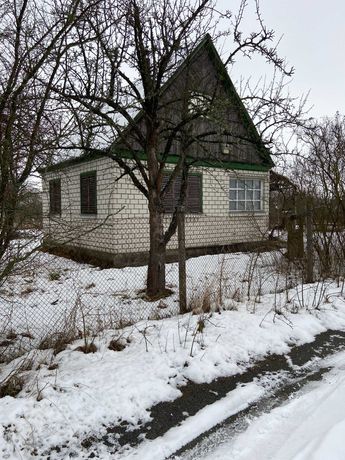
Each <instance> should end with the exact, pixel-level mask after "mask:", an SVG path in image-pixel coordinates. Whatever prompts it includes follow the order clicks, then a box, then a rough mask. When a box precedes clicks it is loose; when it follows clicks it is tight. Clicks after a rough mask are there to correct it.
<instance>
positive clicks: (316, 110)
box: [217, 0, 345, 117]
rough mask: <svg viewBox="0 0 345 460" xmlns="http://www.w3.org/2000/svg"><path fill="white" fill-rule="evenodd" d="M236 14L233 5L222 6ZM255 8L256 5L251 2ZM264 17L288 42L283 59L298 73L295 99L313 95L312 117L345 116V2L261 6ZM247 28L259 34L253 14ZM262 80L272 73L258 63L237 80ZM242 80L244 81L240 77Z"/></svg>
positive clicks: (293, 0)
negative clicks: (296, 96)
mask: <svg viewBox="0 0 345 460" xmlns="http://www.w3.org/2000/svg"><path fill="white" fill-rule="evenodd" d="M217 3H219V6H222V7H225V8H227V9H230V10H232V11H235V8H236V7H234V8H233V6H234V5H236V4H237V1H233V0H217ZM248 3H249V4H251V5H253V4H254V0H248ZM260 5H261V10H262V17H263V19H264V22H265V24H266V25H267V27H268V28H273V29H274V30H275V31H276V36H277V38H279V37H280V36H283V37H282V40H281V43H280V45H279V48H278V49H279V50H280V55H281V56H283V57H286V58H287V60H288V62H289V63H290V64H291V65H292V66H294V67H295V75H294V77H293V81H292V83H291V93H292V94H294V95H295V94H296V95H300V94H302V93H307V92H308V91H309V90H310V96H309V105H313V108H312V109H311V111H310V116H313V117H321V116H325V115H327V116H332V115H334V114H335V112H336V111H337V110H338V111H339V112H340V113H343V114H344V113H345V1H344V0H328V1H326V0H261V1H260ZM247 19H248V24H247V27H250V25H251V26H252V30H253V28H255V26H256V23H255V19H254V17H253V16H250V14H248V18H247ZM249 72H250V73H252V74H253V76H259V75H260V74H263V73H265V72H266V69H265V66H264V65H258V63H257V62H252V63H251V62H248V63H243V62H238V65H236V67H235V68H234V74H233V75H232V78H233V80H234V79H236V78H238V75H239V74H243V75H244V74H247V73H249ZM237 74H238V75H237Z"/></svg>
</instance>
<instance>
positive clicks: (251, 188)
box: [229, 177, 265, 214]
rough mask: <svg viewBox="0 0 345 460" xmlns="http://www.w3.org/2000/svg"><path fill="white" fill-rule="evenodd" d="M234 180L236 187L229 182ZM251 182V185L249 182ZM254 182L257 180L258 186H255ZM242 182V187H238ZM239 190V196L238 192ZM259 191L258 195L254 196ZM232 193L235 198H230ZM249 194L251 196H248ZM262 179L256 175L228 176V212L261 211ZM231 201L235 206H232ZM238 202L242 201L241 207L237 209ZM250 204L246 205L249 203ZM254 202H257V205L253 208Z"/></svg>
mask: <svg viewBox="0 0 345 460" xmlns="http://www.w3.org/2000/svg"><path fill="white" fill-rule="evenodd" d="M233 181H236V187H234V186H232V185H231V182H233ZM249 182H252V185H250V184H249ZM255 182H259V184H260V186H259V187H255ZM242 183H243V184H244V186H243V187H240V185H241V184H242ZM239 192H241V196H239V195H240V193H239ZM258 192H260V195H259V196H260V197H259V198H255V193H258ZM232 195H236V198H232ZM250 195H251V196H252V197H250ZM263 196H264V180H263V179H262V178H258V177H250V178H249V177H248V178H243V179H242V178H230V179H229V212H230V213H236V214H237V213H251V214H253V213H262V212H264V211H265V209H264V200H263ZM232 203H235V204H236V207H235V208H233V207H232V206H231V205H232ZM239 203H243V208H242V209H239ZM250 203H251V205H248V204H250ZM254 203H259V207H258V208H255V205H254Z"/></svg>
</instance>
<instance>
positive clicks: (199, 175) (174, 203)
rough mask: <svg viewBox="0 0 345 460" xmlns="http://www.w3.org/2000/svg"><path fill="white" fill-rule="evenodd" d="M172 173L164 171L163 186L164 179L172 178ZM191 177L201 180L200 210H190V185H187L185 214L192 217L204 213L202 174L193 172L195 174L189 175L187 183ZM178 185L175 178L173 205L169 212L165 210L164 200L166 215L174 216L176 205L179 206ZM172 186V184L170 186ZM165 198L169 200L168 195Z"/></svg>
mask: <svg viewBox="0 0 345 460" xmlns="http://www.w3.org/2000/svg"><path fill="white" fill-rule="evenodd" d="M171 173H172V171H169V170H167V171H164V172H163V185H165V184H164V177H166V176H170V175H171ZM190 177H198V178H199V180H200V189H199V190H200V191H199V193H200V196H199V205H198V210H195V211H194V210H190V208H188V184H187V196H186V201H185V214H190V215H200V214H202V213H203V180H202V173H199V172H193V173H188V176H187V181H188V179H189V178H190ZM177 184H178V182H177V181H176V178H175V181H174V182H173V184H172V186H173V187H174V190H173V192H172V193H173V203H172V205H171V207H169V208H168V210H166V208H165V203H164V200H163V207H164V214H172V213H173V212H174V210H175V208H176V204H177V199H176V196H175V195H176V192H177V190H175V187H177ZM170 185H171V184H170ZM165 198H167V195H166V196H165Z"/></svg>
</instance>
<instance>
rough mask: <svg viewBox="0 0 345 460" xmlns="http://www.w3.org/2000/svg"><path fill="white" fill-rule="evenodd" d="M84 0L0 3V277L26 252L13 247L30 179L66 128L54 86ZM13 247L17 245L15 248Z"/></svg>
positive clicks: (82, 13)
mask: <svg viewBox="0 0 345 460" xmlns="http://www.w3.org/2000/svg"><path fill="white" fill-rule="evenodd" d="M82 5H83V3H82V2H81V1H80V0H61V1H60V2H58V3H55V2H49V1H48V2H41V1H38V0H37V1H35V0H10V1H7V2H1V4H0V31H1V32H0V280H1V279H2V278H3V277H4V276H5V275H6V274H7V273H9V272H10V271H11V269H12V268H13V266H14V265H15V263H16V262H17V261H18V259H21V258H22V257H23V256H24V255H23V252H20V251H19V252H18V251H17V250H15V251H14V252H13V251H12V252H11V251H10V249H11V245H10V241H11V238H12V237H13V233H14V230H15V228H16V225H17V224H16V223H17V222H18V220H16V211H17V208H18V206H19V202H20V200H19V198H20V196H21V193H22V191H24V187H25V184H26V181H27V180H28V179H29V177H30V175H31V174H32V173H33V172H34V171H35V169H36V167H37V166H39V165H41V164H44V162H49V160H50V157H51V155H52V152H53V147H54V145H56V143H57V139H58V138H59V137H60V134H61V133H62V131H63V124H64V123H63V120H62V118H61V115H60V112H59V109H58V107H57V105H56V103H55V102H54V101H53V99H52V97H51V95H52V92H51V90H52V86H53V83H54V82H55V81H56V78H57V76H58V74H59V72H58V71H59V68H60V64H61V60H62V57H63V55H64V53H65V52H66V50H67V49H68V47H69V46H72V45H73V42H72V41H71V40H67V37H68V36H69V34H70V32H71V30H72V26H73V25H74V24H75V23H76V22H77V21H78V19H79V18H80V17H81V16H83V15H84V14H85V12H86V11H87V9H88V8H89V7H90V6H89V5H88V6H87V7H85V8H83V6H82ZM12 249H14V248H13V247H12Z"/></svg>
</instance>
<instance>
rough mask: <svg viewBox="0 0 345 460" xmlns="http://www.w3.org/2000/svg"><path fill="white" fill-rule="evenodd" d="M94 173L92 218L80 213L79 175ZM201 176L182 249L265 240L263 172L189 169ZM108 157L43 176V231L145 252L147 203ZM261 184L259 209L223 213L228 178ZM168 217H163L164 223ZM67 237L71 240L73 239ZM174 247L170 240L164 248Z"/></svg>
mask: <svg viewBox="0 0 345 460" xmlns="http://www.w3.org/2000/svg"><path fill="white" fill-rule="evenodd" d="M94 170H96V171H97V211H98V212H97V216H89V215H81V214H80V189H79V187H80V182H79V181H80V174H81V173H83V172H87V171H94ZM193 171H198V172H201V173H202V188H203V213H202V214H200V215H195V214H194V215H191V214H190V215H187V216H186V243H187V247H200V246H216V245H228V244H232V243H241V242H251V241H254V240H256V241H257V240H261V239H264V237H265V232H266V230H267V227H268V209H269V203H268V199H269V183H268V178H269V174H268V172H256V171H227V170H224V169H216V168H195V169H194V170H193ZM121 175H122V172H121V170H120V169H119V168H118V167H117V166H116V165H115V163H114V162H113V161H112V160H111V159H108V158H100V159H98V160H93V161H90V162H87V163H81V164H79V165H74V166H72V167H69V168H66V169H64V170H62V171H57V172H51V173H47V174H45V176H44V179H45V181H44V188H43V212H44V231H45V234H46V235H48V236H51V237H52V238H53V239H55V240H59V241H64V242H67V243H68V244H69V245H73V246H77V247H82V248H88V249H93V250H98V251H102V252H108V253H112V254H117V253H131V252H142V251H146V250H148V248H149V227H148V209H147V200H146V198H145V197H144V195H143V194H141V193H140V192H139V191H138V189H137V188H136V187H135V186H134V185H133V183H132V181H131V179H130V178H129V177H127V176H125V177H121ZM230 177H237V178H256V179H261V180H263V181H264V194H263V210H262V211H260V212H257V213H254V214H253V213H250V212H237V213H236V212H230V211H229V198H228V197H229V179H230ZM54 178H61V190H62V213H61V217H50V216H49V184H48V182H49V180H50V179H54ZM168 221H169V216H167V217H166V218H165V224H166V225H168ZM71 238H74V239H73V241H72V240H71ZM176 246H177V242H176V237H175V236H174V237H173V238H172V240H171V242H170V243H169V246H168V247H169V248H171V249H172V248H175V247H176Z"/></svg>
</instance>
